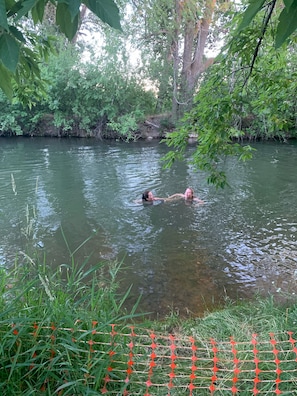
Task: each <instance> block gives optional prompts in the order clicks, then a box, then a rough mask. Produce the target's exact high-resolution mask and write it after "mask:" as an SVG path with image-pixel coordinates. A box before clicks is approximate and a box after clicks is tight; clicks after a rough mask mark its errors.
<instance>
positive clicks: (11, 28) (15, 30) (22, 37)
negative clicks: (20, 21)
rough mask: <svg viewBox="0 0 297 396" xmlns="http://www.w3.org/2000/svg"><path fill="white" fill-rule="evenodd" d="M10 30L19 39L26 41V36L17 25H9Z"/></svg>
mask: <svg viewBox="0 0 297 396" xmlns="http://www.w3.org/2000/svg"><path fill="white" fill-rule="evenodd" d="M9 32H10V33H11V34H12V35H13V36H14V37H15V38H16V39H17V40H19V41H21V42H22V43H25V42H26V40H25V37H24V36H23V33H22V32H21V31H20V30H18V29H17V28H16V27H15V26H9Z"/></svg>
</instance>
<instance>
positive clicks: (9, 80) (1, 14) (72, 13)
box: [0, 0, 121, 100]
mask: <svg viewBox="0 0 297 396" xmlns="http://www.w3.org/2000/svg"><path fill="white" fill-rule="evenodd" d="M49 3H51V4H52V5H53V7H54V9H55V24H56V25H57V27H58V28H59V29H60V31H61V32H62V33H64V34H65V36H66V37H67V38H68V39H69V40H72V39H73V38H74V37H75V34H76V32H77V30H78V28H79V25H80V10H81V6H82V7H84V6H86V7H87V8H88V9H90V10H91V11H92V12H93V13H94V14H95V15H96V16H97V17H99V18H100V19H101V20H102V21H103V22H105V23H107V24H109V25H110V26H112V27H113V28H115V29H118V30H121V25H120V17H119V10H118V7H117V6H116V4H115V3H114V1H113V0H104V1H100V0H84V1H81V0H76V1H67V0H57V1H51V0H32V1H28V0H18V1H14V0H0V88H1V89H2V90H3V91H4V92H5V94H6V95H7V96H8V97H9V98H12V95H13V91H15V92H20V91H23V92H24V91H26V90H24V89H23V86H25V87H26V89H28V90H29V92H27V93H30V94H36V92H35V90H31V92H30V89H29V86H30V85H31V84H33V87H34V86H36V88H37V91H38V87H42V81H41V80H40V69H39V62H40V61H41V60H42V59H44V58H45V57H47V56H48V54H49V53H50V52H51V51H53V47H52V38H51V37H44V36H43V35H39V32H38V30H37V28H35V29H31V25H32V22H33V25H34V26H35V27H36V26H37V25H38V24H42V23H43V20H44V13H45V10H46V7H47V5H48V4H49ZM20 88H21V89H20ZM17 89H19V91H18V90H17ZM37 94H38V93H37ZM28 97H29V95H27V98H28ZM23 100H26V98H25V96H24V95H23Z"/></svg>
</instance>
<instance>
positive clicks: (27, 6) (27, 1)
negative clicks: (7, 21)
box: [15, 0, 36, 21]
mask: <svg viewBox="0 0 297 396" xmlns="http://www.w3.org/2000/svg"><path fill="white" fill-rule="evenodd" d="M35 3H36V0H24V1H22V2H21V5H22V6H21V8H20V9H19V11H18V12H17V17H16V19H15V20H16V21H18V20H19V19H20V18H22V17H23V16H24V15H27V14H28V12H29V11H30V10H31V9H32V7H33V6H34V5H35Z"/></svg>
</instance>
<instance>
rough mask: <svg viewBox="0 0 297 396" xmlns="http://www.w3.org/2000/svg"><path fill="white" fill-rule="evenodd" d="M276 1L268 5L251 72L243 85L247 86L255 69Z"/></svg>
mask: <svg viewBox="0 0 297 396" xmlns="http://www.w3.org/2000/svg"><path fill="white" fill-rule="evenodd" d="M276 1H277V0H272V1H271V2H270V4H268V7H267V11H268V12H267V13H266V16H265V17H264V21H263V27H262V31H261V36H260V38H259V41H258V44H257V46H256V48H255V51H254V54H253V59H252V63H251V66H250V71H249V74H248V76H247V77H246V79H245V81H244V84H243V86H245V85H246V84H247V82H248V80H249V78H250V76H251V74H252V72H253V70H254V66H255V62H256V59H257V57H258V52H259V49H260V46H261V44H262V41H263V39H264V36H265V33H266V30H267V26H268V23H269V21H270V19H271V17H272V13H273V10H274V7H275V4H276Z"/></svg>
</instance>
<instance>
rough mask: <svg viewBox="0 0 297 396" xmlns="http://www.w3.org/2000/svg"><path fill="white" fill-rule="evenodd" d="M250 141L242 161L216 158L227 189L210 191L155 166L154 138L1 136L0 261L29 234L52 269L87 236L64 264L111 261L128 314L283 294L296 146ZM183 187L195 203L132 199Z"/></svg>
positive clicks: (184, 169) (290, 273) (291, 251)
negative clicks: (126, 293)
mask: <svg viewBox="0 0 297 396" xmlns="http://www.w3.org/2000/svg"><path fill="white" fill-rule="evenodd" d="M256 148H257V149H258V151H257V153H256V154H255V157H254V159H253V160H252V161H251V162H249V163H247V164H238V163H237V162H236V160H235V159H229V160H228V161H227V162H226V165H225V166H226V172H227V175H228V179H229V182H230V186H229V187H228V188H226V189H224V190H216V189H215V188H214V187H212V186H208V185H207V183H206V181H205V176H204V175H203V174H202V173H201V172H198V173H195V172H194V170H193V168H192V166H191V164H190V162H189V161H187V162H186V163H177V164H175V165H174V167H172V168H171V169H170V170H164V169H163V168H162V162H161V158H162V156H163V155H164V154H165V153H166V151H167V148H166V147H165V146H164V145H161V144H159V143H158V142H151V143H140V142H138V143H131V144H125V143H117V142H109V143H106V142H104V143H103V142H98V141H94V140H66V139H65V140H59V139H22V138H18V139H1V141H0V161H1V165H2V166H1V171H0V198H1V201H0V202H1V206H0V221H1V229H0V236H1V241H2V242H1V247H0V261H1V264H2V265H9V264H10V263H12V262H13V259H14V257H15V256H16V254H17V253H18V252H19V251H20V250H25V249H28V246H29V245H30V244H28V241H29V242H30V243H31V242H32V241H33V245H34V249H35V250H36V249H37V250H39V251H40V253H41V254H43V253H44V252H46V260H47V262H49V263H51V265H53V266H58V265H60V264H62V263H64V262H65V261H69V250H70V251H73V250H75V249H76V248H77V247H78V246H80V245H81V244H82V242H83V241H85V240H87V239H88V238H89V237H90V236H91V235H92V238H91V239H90V240H89V241H88V242H87V243H86V244H83V246H82V247H81V248H80V249H79V250H78V251H77V253H76V259H77V260H78V261H84V260H85V259H87V258H88V257H89V256H90V254H92V256H91V259H90V263H92V262H98V261H100V260H102V259H104V260H115V259H117V260H123V270H122V273H121V279H122V282H121V285H122V288H123V290H125V289H126V288H128V287H129V286H130V285H131V284H132V285H133V287H132V292H131V295H130V298H129V303H130V304H131V305H133V304H134V302H135V301H136V300H137V298H138V296H139V294H142V300H141V303H140V309H141V310H144V311H150V312H153V314H154V315H160V316H162V315H165V314H167V313H168V312H170V310H171V309H177V310H179V312H180V313H181V314H185V313H187V312H193V313H194V314H195V315H199V314H202V313H203V312H204V311H205V310H206V309H211V308H212V307H213V306H217V305H218V304H219V303H220V302H221V301H223V300H224V298H225V297H226V296H229V297H230V298H232V299H239V298H250V297H252V296H253V295H254V294H255V293H258V292H261V293H263V294H264V295H267V294H268V293H273V294H275V295H277V296H279V295H280V294H281V293H282V292H286V293H288V294H292V293H295V292H296V286H295V283H296V282H295V281H296V277H297V244H296V230H297V214H296V208H295V206H296V198H295V197H296V195H297V183H296V182H295V180H296V178H295V164H296V160H297V146H296V144H294V143H290V144H277V143H265V144H256ZM193 149H194V147H189V150H188V156H189V155H190V153H191V152H192V151H193ZM11 175H13V179H14V180H15V184H16V194H15V193H14V191H13V188H12V182H11V180H12V179H11ZM187 186H192V187H193V188H194V190H195V193H196V195H198V196H199V197H200V198H202V199H203V200H204V201H205V205H186V204H185V203H184V202H183V201H174V202H170V203H169V202H168V203H160V202H159V203H155V204H154V205H149V206H143V205H139V204H135V202H134V200H135V199H139V198H140V197H141V193H142V192H143V191H144V190H145V189H151V190H152V191H153V193H154V194H155V195H158V196H168V195H171V194H173V193H175V192H183V191H184V190H185V188H186V187H187ZM26 211H27V212H26ZM26 216H27V217H26ZM61 230H63V233H64V235H65V237H66V239H67V244H68V247H69V249H67V246H66V243H65V240H64V238H63V235H62V231H61Z"/></svg>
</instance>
